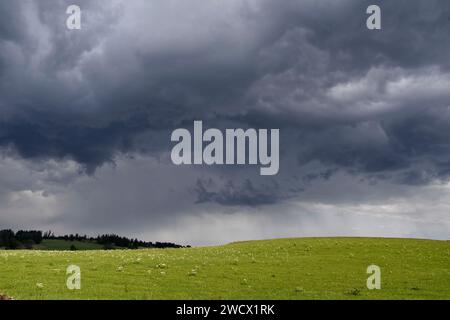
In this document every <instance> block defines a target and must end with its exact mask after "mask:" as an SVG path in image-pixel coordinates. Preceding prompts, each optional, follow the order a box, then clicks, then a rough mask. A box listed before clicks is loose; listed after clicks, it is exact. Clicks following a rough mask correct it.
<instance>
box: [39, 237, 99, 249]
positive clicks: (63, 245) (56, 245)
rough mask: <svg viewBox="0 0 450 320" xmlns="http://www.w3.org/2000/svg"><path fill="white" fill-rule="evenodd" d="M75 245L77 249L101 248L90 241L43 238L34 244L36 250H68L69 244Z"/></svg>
mask: <svg viewBox="0 0 450 320" xmlns="http://www.w3.org/2000/svg"><path fill="white" fill-rule="evenodd" d="M72 245H73V246H75V248H76V249H77V250H102V249H103V245H101V244H98V243H96V242H92V241H66V240H53V239H44V240H42V242H41V243H40V244H38V245H36V246H34V248H35V249H37V250H70V247H71V246H72Z"/></svg>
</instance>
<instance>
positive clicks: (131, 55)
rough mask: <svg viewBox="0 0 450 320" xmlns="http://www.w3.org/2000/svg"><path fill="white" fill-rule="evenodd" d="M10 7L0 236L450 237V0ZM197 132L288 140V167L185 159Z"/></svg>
mask: <svg viewBox="0 0 450 320" xmlns="http://www.w3.org/2000/svg"><path fill="white" fill-rule="evenodd" d="M70 4H77V5H79V6H80V7H81V9H82V11H83V13H82V29H81V30H68V29H67V28H66V19H67V17H68V16H67V15H66V13H65V11H66V8H67V6H68V5H70ZM370 4H379V5H380V6H381V9H382V30H376V31H373V30H368V29H367V28H366V19H367V17H368V15H367V14H366V8H367V7H368V6H369V5H370ZM0 14H1V18H0V150H1V153H0V228H13V229H21V228H22V229H34V228H39V229H44V230H47V229H51V230H53V231H55V232H56V233H66V232H67V233H76V232H78V233H83V234H84V233H88V234H91V235H96V234H98V233H106V232H108V233H110V232H115V233H119V234H121V235H124V236H131V237H140V238H143V239H145V240H149V241H172V242H178V243H183V244H192V245H205V244H221V243H226V242H230V241H235V240H244V239H261V238H272V237H289V236H331V235H348V236H391V237H423V238H435V239H450V216H449V212H450V180H449V177H450V38H449V35H450V2H449V1H447V0H427V1H423V0H417V1H416V0H408V1H406V0H394V1H375V0H373V1H372V0H371V1H361V0H340V1H336V0H304V1H301V0H296V1H294V0H283V1H277V0H270V1H269V0H254V1H253V0H226V1H223V0H208V1H204V0H127V1H125V0H123V1H118V0H111V1H100V0H70V1H65V0H64V1H63V0H39V1H37V0H35V1H31V0H22V1H16V0H2V1H0ZM194 120H203V125H204V126H205V127H212V128H221V129H225V128H266V129H271V128H279V129H280V172H279V174H278V175H276V176H260V175H259V167H255V166H227V167H221V166H180V167H178V166H175V165H173V164H172V163H171V160H170V151H171V148H172V147H173V143H172V142H171V141H170V134H171V132H172V131H173V130H175V129H177V128H180V127H183V128H188V129H192V126H193V121H194Z"/></svg>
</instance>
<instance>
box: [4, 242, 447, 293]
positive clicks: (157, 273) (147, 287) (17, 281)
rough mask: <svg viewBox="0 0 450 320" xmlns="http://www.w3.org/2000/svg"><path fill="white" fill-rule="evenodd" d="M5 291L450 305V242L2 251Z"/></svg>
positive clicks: (267, 244)
mask: <svg viewBox="0 0 450 320" xmlns="http://www.w3.org/2000/svg"><path fill="white" fill-rule="evenodd" d="M70 264H76V265H78V266H80V267H81V274H82V289H81V290H78V291H77V290H75V291H70V290H68V289H67V288H66V268H67V266H68V265H70ZM370 264H376V265H378V266H380V268H381V271H382V289H381V290H368V289H367V288H366V279H367V277H368V275H367V274H366V268H367V266H369V265H370ZM38 283H39V284H42V285H43V287H42V288H39V287H38V286H37V284H38ZM358 290H359V291H358ZM0 292H2V293H4V294H7V295H9V296H12V297H14V298H16V299H379V298H381V299H450V242H449V241H428V240H408V239H367V238H305V239H280V240H267V241H252V242H241V243H233V244H229V245H225V246H218V247H204V248H186V249H162V250H161V249H147V250H135V251H133V250H114V251H75V252H68V251H0ZM352 292H353V294H352Z"/></svg>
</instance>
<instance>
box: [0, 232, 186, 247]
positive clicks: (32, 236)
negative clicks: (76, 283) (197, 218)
mask: <svg viewBox="0 0 450 320" xmlns="http://www.w3.org/2000/svg"><path fill="white" fill-rule="evenodd" d="M43 240H64V241H70V242H73V241H80V242H91V243H97V244H100V245H102V246H103V249H114V248H127V249H138V248H182V247H183V246H181V245H178V244H175V243H171V242H147V241H142V240H138V239H130V238H127V237H121V236H118V235H116V234H103V235H98V236H96V237H89V236H87V235H79V234H69V235H63V236H56V235H55V234H54V233H53V232H52V231H46V232H42V231H37V230H19V231H17V232H14V231H13V230H10V229H8V230H0V248H5V249H33V248H34V246H35V245H38V244H41V243H42V241H43ZM73 247H74V246H73Z"/></svg>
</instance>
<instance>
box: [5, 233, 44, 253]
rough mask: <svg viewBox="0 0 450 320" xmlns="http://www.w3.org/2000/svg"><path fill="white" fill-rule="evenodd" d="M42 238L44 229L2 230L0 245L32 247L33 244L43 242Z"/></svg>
mask: <svg viewBox="0 0 450 320" xmlns="http://www.w3.org/2000/svg"><path fill="white" fill-rule="evenodd" d="M42 240H43V235H42V231H35V230H31V231H24V230H20V231H17V232H14V231H12V230H0V247H4V248H8V249H18V248H25V249H31V248H32V247H33V245H35V244H39V243H41V242H42Z"/></svg>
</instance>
